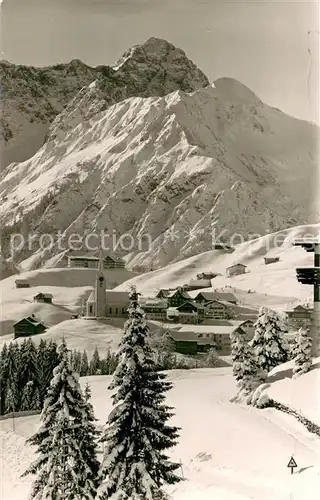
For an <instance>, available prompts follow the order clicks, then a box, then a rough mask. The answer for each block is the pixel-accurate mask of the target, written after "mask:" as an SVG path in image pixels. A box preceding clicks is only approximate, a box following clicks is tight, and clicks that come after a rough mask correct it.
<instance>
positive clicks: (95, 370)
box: [89, 346, 100, 375]
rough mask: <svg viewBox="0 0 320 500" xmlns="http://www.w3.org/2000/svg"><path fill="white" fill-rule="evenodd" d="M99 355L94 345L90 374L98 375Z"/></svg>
mask: <svg viewBox="0 0 320 500" xmlns="http://www.w3.org/2000/svg"><path fill="white" fill-rule="evenodd" d="M99 370H100V355H99V351H98V348H97V346H96V347H95V349H94V351H93V355H92V359H91V361H90V366H89V373H90V375H100V373H99Z"/></svg>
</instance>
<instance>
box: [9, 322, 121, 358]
mask: <svg viewBox="0 0 320 500" xmlns="http://www.w3.org/2000/svg"><path fill="white" fill-rule="evenodd" d="M122 333H123V330H122V329H121V328H117V327H114V326H113V325H112V324H110V323H109V322H108V321H95V320H86V319H81V318H80V319H70V320H67V321H63V322H62V323H59V324H57V325H55V326H53V327H51V328H48V330H47V331H46V332H45V333H41V334H40V335H35V336H33V337H32V340H33V341H34V342H35V343H36V344H38V343H39V342H40V340H41V339H43V340H47V341H48V340H55V341H56V342H57V343H60V341H61V340H62V338H64V339H65V341H66V342H67V344H68V348H69V349H77V350H79V351H81V352H82V351H83V350H85V351H87V354H88V357H89V358H90V357H91V355H92V353H93V351H94V349H95V347H97V349H98V351H99V354H100V356H101V357H104V356H106V355H107V353H108V350H110V351H111V352H114V351H116V350H117V348H118V344H119V341H120V338H121V336H122ZM12 340H13V335H5V336H3V337H0V348H1V346H2V345H3V344H5V343H8V342H11V341H12ZM23 340H24V338H22V337H21V338H19V339H17V340H16V342H18V343H21V342H23Z"/></svg>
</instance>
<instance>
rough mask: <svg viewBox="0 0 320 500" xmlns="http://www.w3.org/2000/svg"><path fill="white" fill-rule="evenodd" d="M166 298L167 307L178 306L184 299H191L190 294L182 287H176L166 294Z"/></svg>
mask: <svg viewBox="0 0 320 500" xmlns="http://www.w3.org/2000/svg"><path fill="white" fill-rule="evenodd" d="M167 299H168V307H178V306H181V305H182V304H184V303H185V302H186V301H190V300H192V299H191V297H190V295H189V294H188V293H187V292H185V291H184V290H182V288H177V290H173V291H172V292H170V293H169V294H168V296H167Z"/></svg>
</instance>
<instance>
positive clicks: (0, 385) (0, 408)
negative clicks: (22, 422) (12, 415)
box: [0, 344, 8, 415]
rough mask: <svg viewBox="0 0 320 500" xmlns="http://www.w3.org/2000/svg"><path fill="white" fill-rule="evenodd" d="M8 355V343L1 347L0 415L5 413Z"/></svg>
mask: <svg viewBox="0 0 320 500" xmlns="http://www.w3.org/2000/svg"><path fill="white" fill-rule="evenodd" d="M7 356H8V348H7V344H4V346H3V347H2V349H1V354H0V415H4V413H5V398H6V388H7V387H6V384H5V383H4V380H7V378H6V377H7Z"/></svg>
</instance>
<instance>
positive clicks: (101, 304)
mask: <svg viewBox="0 0 320 500" xmlns="http://www.w3.org/2000/svg"><path fill="white" fill-rule="evenodd" d="M103 267H104V266H103V257H102V252H100V256H99V265H98V272H97V276H96V284H95V299H96V304H95V305H96V307H95V316H96V317H97V318H104V317H105V316H106V312H107V310H106V307H107V304H106V278H105V275H104V272H103V271H104V269H103Z"/></svg>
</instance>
